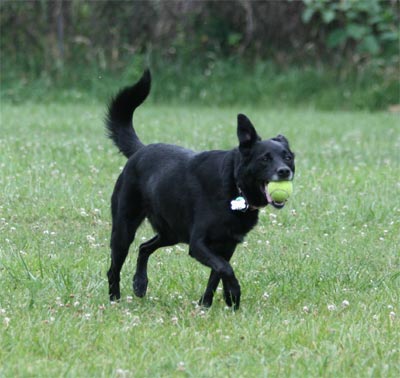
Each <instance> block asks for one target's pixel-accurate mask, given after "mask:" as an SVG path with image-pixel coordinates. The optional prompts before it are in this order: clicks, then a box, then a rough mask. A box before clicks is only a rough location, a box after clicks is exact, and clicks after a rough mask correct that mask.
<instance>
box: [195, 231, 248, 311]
mask: <svg viewBox="0 0 400 378" xmlns="http://www.w3.org/2000/svg"><path fill="white" fill-rule="evenodd" d="M189 248H190V250H189V254H190V256H192V257H194V258H195V259H196V260H197V261H199V262H201V263H202V264H204V265H206V266H208V267H210V268H211V269H212V272H211V275H210V279H209V282H208V286H207V289H206V292H205V294H207V297H206V299H210V298H211V303H212V296H213V295H211V293H212V294H213V293H214V291H215V289H216V288H217V286H218V282H219V278H222V280H223V282H224V294H225V301H226V303H227V304H228V305H232V304H233V308H234V309H235V310H237V309H239V306H240V293H241V292H240V285H239V282H238V280H237V279H236V277H235V273H234V271H233V269H232V266H231V265H230V264H229V262H228V261H226V260H225V259H224V258H222V257H220V256H217V255H215V254H214V253H213V251H212V250H211V249H210V248H209V247H208V246H207V245H206V244H205V242H204V241H203V239H200V238H192V241H191V242H190V245H189ZM213 272H214V273H213ZM214 286H215V288H214ZM203 297H204V296H203ZM211 303H210V305H211Z"/></svg>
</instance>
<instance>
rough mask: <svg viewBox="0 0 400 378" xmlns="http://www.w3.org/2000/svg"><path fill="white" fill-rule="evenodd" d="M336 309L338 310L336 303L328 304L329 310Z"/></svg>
mask: <svg viewBox="0 0 400 378" xmlns="http://www.w3.org/2000/svg"><path fill="white" fill-rule="evenodd" d="M335 310H336V306H335V305H334V304H329V305H328V311H335Z"/></svg>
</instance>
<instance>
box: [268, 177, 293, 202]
mask: <svg viewBox="0 0 400 378" xmlns="http://www.w3.org/2000/svg"><path fill="white" fill-rule="evenodd" d="M292 192H293V183H292V182H291V181H273V182H270V183H269V184H268V193H269V195H270V196H271V198H272V200H273V201H275V202H285V201H286V200H287V199H288V198H289V197H290V195H291V194H292Z"/></svg>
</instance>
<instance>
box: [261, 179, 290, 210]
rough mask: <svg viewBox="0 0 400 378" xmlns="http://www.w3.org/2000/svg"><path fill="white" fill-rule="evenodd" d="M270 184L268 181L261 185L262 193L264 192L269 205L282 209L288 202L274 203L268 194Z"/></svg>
mask: <svg viewBox="0 0 400 378" xmlns="http://www.w3.org/2000/svg"><path fill="white" fill-rule="evenodd" d="M268 184H269V182H268V181H266V182H265V183H263V184H262V185H261V191H262V192H263V194H264V196H265V198H266V200H267V202H268V204H269V205H272V206H273V207H275V208H276V209H282V208H283V207H284V206H285V203H286V201H284V202H277V201H274V200H273V199H272V198H271V196H270V194H269V193H268Z"/></svg>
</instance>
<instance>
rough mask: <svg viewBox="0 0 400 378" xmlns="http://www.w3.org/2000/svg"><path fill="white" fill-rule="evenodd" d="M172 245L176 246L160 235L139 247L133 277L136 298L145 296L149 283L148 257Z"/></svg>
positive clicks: (173, 242)
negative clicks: (159, 249)
mask: <svg viewBox="0 0 400 378" xmlns="http://www.w3.org/2000/svg"><path fill="white" fill-rule="evenodd" d="M174 244H176V241H172V240H170V239H168V238H166V237H163V236H161V235H156V236H154V237H153V238H152V239H150V240H149V241H147V242H145V243H143V244H141V245H140V247H139V256H138V258H137V264H136V273H135V275H134V276H133V291H134V293H135V295H136V296H137V297H140V298H142V297H144V296H145V295H146V291H147V284H148V282H149V280H148V278H147V263H148V261H149V257H150V255H151V254H152V253H153V252H155V251H156V250H157V249H158V248H161V247H166V246H169V245H174Z"/></svg>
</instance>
